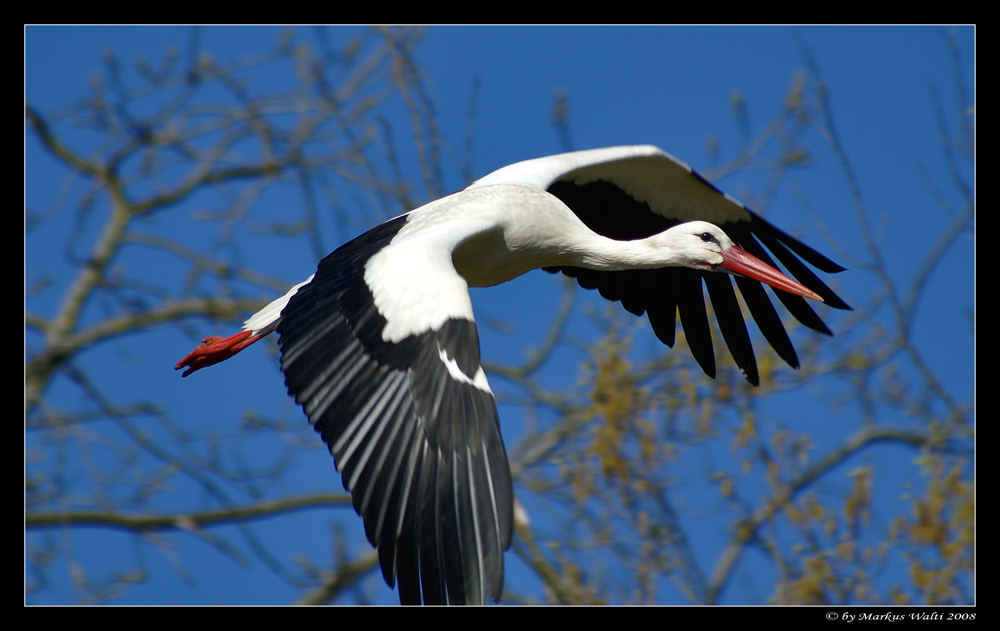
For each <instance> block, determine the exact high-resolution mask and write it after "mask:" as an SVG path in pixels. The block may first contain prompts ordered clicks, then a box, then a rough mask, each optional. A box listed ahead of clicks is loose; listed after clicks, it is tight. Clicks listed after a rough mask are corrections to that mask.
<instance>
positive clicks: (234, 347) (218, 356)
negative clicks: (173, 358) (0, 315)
mask: <svg viewBox="0 0 1000 631" xmlns="http://www.w3.org/2000/svg"><path fill="white" fill-rule="evenodd" d="M248 338H249V339H248ZM259 339H261V338H260V337H259V336H256V335H253V333H252V332H250V331H242V332H240V333H237V334H236V335H233V336H230V337H227V338H221V337H206V338H205V339H203V340H202V341H201V344H200V345H199V346H198V347H197V348H195V349H194V350H193V351H191V352H190V353H188V354H187V356H185V357H184V359H182V360H180V361H179V362H177V365H176V366H174V370H180V369H181V368H187V370H186V371H184V374H183V375H181V376H182V377H187V376H188V375H190V374H191V373H193V372H195V371H197V370H201V369H202V368H207V367H208V366H212V365H214V364H218V363H219V362H223V361H226V360H227V359H229V358H230V357H232V356H233V355H235V354H236V353H238V352H240V351H241V350H243V349H244V348H246V347H247V346H250V345H251V344H253V343H254V342H256V341H257V340H259Z"/></svg>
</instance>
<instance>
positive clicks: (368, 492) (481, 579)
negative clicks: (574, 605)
mask: <svg viewBox="0 0 1000 631" xmlns="http://www.w3.org/2000/svg"><path fill="white" fill-rule="evenodd" d="M406 222H407V216H405V215H404V216H402V217H398V218H396V219H394V220H391V221H389V222H387V223H385V224H382V225H381V226H379V227H378V228H375V229H374V230H372V231H370V232H368V233H366V234H364V235H362V236H361V237H358V238H357V239H355V240H354V241H351V242H350V243H348V244H346V245H344V246H342V247H341V248H339V249H338V250H336V251H335V252H334V253H333V254H331V255H330V256H328V257H327V258H326V259H324V260H323V261H322V263H320V266H319V270H318V271H317V272H316V275H315V278H313V280H312V282H310V283H309V284H307V285H305V286H304V287H302V288H301V289H299V291H298V292H297V293H296V294H295V295H294V296H293V297H292V298H291V300H290V301H289V303H288V306H287V307H286V308H285V309H284V311H283V312H282V318H281V322H280V324H279V326H278V333H279V334H280V340H279V344H280V346H281V369H282V371H283V372H284V374H285V383H286V385H287V386H288V390H289V392H290V393H291V394H292V395H294V397H295V399H296V401H298V402H299V403H300V404H301V405H302V407H303V409H304V410H305V412H306V415H307V416H308V417H309V420H310V422H311V423H312V424H313V425H314V426H315V429H316V431H317V432H319V433H320V434H321V435H322V437H323V440H324V441H325V442H326V444H327V445H328V446H329V447H330V452H331V453H332V454H333V456H334V458H335V462H336V465H337V468H338V469H339V470H340V472H341V474H342V476H343V482H344V487H345V488H346V489H348V490H349V491H350V492H351V496H352V499H353V501H354V508H355V509H356V510H357V512H358V513H359V514H360V515H362V516H363V517H364V523H365V532H366V534H367V536H368V539H369V541H371V542H372V544H373V545H375V546H377V547H378V553H379V561H380V563H381V566H382V574H383V576H384V577H385V579H386V581H387V582H388V583H389V584H390V585H393V584H394V583H395V582H396V581H397V580H398V582H399V595H400V601H401V602H403V603H420V602H421V601H423V602H425V603H428V604H432V603H440V604H446V603H452V604H457V603H480V602H482V600H483V597H484V594H485V593H487V592H488V593H489V594H490V595H491V596H492V597H493V598H494V600H498V599H499V597H500V594H501V589H502V585H503V552H504V550H506V549H507V548H508V547H509V546H510V540H511V530H512V525H513V491H512V487H511V479H510V471H509V468H508V465H507V457H506V452H505V450H504V445H503V440H502V439H501V436H500V425H499V419H498V415H497V408H496V403H495V401H494V398H493V394H492V392H491V391H490V389H489V386H488V385H487V384H486V377H485V375H484V374H483V372H482V368H481V367H480V361H479V339H478V335H477V331H476V325H475V322H473V321H472V319H471V304H470V305H469V306H468V312H467V313H466V309H465V306H464V305H465V303H467V302H468V300H469V298H468V289H467V287H466V286H465V284H464V280H462V279H461V277H460V276H458V274H457V273H456V272H455V270H454V268H453V267H452V266H451V263H450V258H449V259H448V260H445V261H442V262H441V264H440V265H435V264H434V263H433V262H431V263H428V262H426V261H421V262H420V263H419V264H420V265H424V266H427V265H430V266H432V268H433V269H430V270H428V269H422V270H419V273H420V274H422V275H423V276H422V277H424V276H427V275H431V276H433V278H427V279H425V281H426V283H435V292H436V296H437V299H436V301H430V303H429V306H428V303H427V301H422V303H423V304H424V306H423V307H422V308H423V309H424V313H422V314H419V315H418V317H417V323H416V324H412V323H408V322H407V320H406V317H407V314H406V313H405V312H400V311H398V310H397V311H391V310H389V309H387V307H386V306H385V304H384V303H382V304H381V306H380V299H379V298H378V297H376V296H375V295H373V287H374V293H375V294H379V293H387V294H391V293H392V291H391V289H392V287H389V290H390V291H387V292H380V287H381V288H382V289H385V287H386V286H387V285H392V283H395V282H401V281H400V279H398V278H390V276H391V275H392V272H391V271H390V270H392V269H396V270H401V271H402V272H403V273H406V272H407V271H408V269H407V266H406V265H405V263H406V261H403V263H404V265H399V263H400V261H390V262H389V263H390V264H387V265H386V266H384V268H385V269H384V271H383V270H382V269H381V268H380V266H379V265H378V264H377V262H378V261H377V260H376V261H373V257H377V256H382V253H384V252H394V251H395V250H391V249H390V248H391V245H390V244H391V243H392V242H393V239H394V238H396V237H397V236H398V234H399V233H400V231H401V230H403V229H404V228H405V225H406ZM387 246H388V247H387ZM398 256H403V257H405V256H406V253H405V252H403V253H402V254H399V255H398ZM449 257H450V253H449ZM411 267H412V265H411ZM373 270H374V271H373ZM403 281H405V278H404V279H403ZM435 281H440V282H439V283H436V282H435ZM420 282H422V281H420ZM413 291H419V287H416V288H414V289H413ZM456 293H461V294H463V295H452V294H456ZM399 295H401V296H405V295H407V294H406V293H405V292H402V293H400V294H399ZM449 299H451V300H452V301H453V302H455V303H456V304H459V305H460V306H459V307H455V308H454V309H457V312H455V311H454V309H453V311H451V312H449V311H448V309H447V308H445V307H444V306H442V305H443V304H445V303H447V302H448V301H449ZM463 300H464V301H465V302H462V301H463ZM435 305H436V306H435ZM434 308H437V309H438V310H439V311H440V312H441V313H440V314H437V313H431V312H429V311H428V309H434ZM404 311H405V310H404ZM387 313H388V314H389V315H388V318H387ZM437 315H440V317H435V316H437ZM390 320H391V322H390ZM407 327H409V328H407Z"/></svg>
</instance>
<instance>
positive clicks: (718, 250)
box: [176, 146, 849, 603]
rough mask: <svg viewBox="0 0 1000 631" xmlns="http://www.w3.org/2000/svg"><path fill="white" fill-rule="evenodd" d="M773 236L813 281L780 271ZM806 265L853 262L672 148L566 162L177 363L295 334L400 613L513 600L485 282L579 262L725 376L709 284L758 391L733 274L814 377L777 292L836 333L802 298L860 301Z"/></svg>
mask: <svg viewBox="0 0 1000 631" xmlns="http://www.w3.org/2000/svg"><path fill="white" fill-rule="evenodd" d="M713 224H715V225H713ZM720 226H721V228H720ZM758 240H759V241H760V242H758ZM734 241H735V242H736V243H734ZM737 243H738V244H739V246H742V247H737ZM760 243H763V244H764V245H765V246H766V247H767V248H768V249H769V250H770V251H771V253H773V254H774V256H776V257H777V258H778V259H779V260H780V261H781V262H782V263H783V264H784V265H785V266H786V268H787V269H788V270H789V271H790V272H791V273H792V274H793V275H794V276H796V277H797V278H798V279H799V281H801V283H800V282H796V281H794V280H792V279H790V278H788V277H787V276H785V275H784V274H782V273H781V272H779V271H777V270H776V269H774V268H773V267H772V265H773V263H772V262H771V260H770V257H769V256H768V255H767V253H766V252H765V251H764V250H763V248H762V247H761V244H760ZM800 257H801V259H804V260H805V261H806V262H808V263H810V264H811V265H813V266H815V267H817V268H819V269H820V270H822V271H825V272H839V271H842V268H841V267H839V266H838V265H836V264H834V263H832V262H831V261H829V259H827V258H826V257H824V256H822V255H821V254H819V253H817V252H815V251H814V250H812V249H810V248H809V247H808V246H805V245H803V244H801V243H800V242H798V241H797V240H795V239H793V238H792V237H790V236H788V235H786V234H785V233H783V232H781V231H780V230H778V229H777V228H775V227H773V226H771V225H770V224H769V223H767V222H766V221H764V220H763V219H761V218H760V217H758V216H757V215H755V214H753V213H752V212H750V211H749V210H747V209H746V208H745V207H744V206H743V205H742V204H740V203H739V202H737V201H736V200H734V199H732V198H731V197H729V196H727V195H724V194H723V193H721V192H719V191H718V190H717V189H716V188H715V187H713V186H712V185H711V184H709V183H708V182H707V181H705V180H704V179H703V178H702V177H701V176H699V175H698V174H697V173H694V172H693V171H692V170H691V169H690V167H688V166H687V165H686V164H684V163H682V162H680V161H678V160H676V159H674V158H673V157H671V156H670V155H668V154H666V153H664V152H663V151H661V150H660V149H657V148H656V147H651V146H637V147H613V148H609V149H597V150H592V151H579V152H574V153H567V154H562V155H558V156H551V157H548V158H540V159H537V160H528V161H525V162H519V163H517V164H514V165H511V166H508V167H505V168H503V169H500V170H498V171H496V172H494V173H492V174H490V175H487V176H486V177H484V178H482V179H480V180H478V181H476V182H474V183H473V184H472V185H470V186H469V187H467V188H466V189H464V190H462V191H459V192H457V193H455V194H453V195H449V196H448V197H444V198H442V199H439V200H437V201H434V202H431V203H429V204H427V205H425V206H422V207H420V208H418V209H416V210H413V211H411V212H410V213H407V214H405V215H402V216H400V217H397V218H395V219H392V220H390V221H388V222H386V223H384V224H382V225H381V226H378V227H376V228H374V229H373V230H371V231H369V232H367V233H365V234H363V235H361V236H360V237H358V238H357V239H355V240H353V241H351V242H350V243H347V244H345V245H344V246H342V247H340V248H338V249H337V250H336V251H335V252H333V253H332V254H331V255H330V256H328V257H327V258H326V259H324V260H323V261H322V262H321V263H320V265H319V269H318V270H317V272H316V274H314V275H313V276H312V277H310V278H309V279H308V280H306V281H305V282H303V283H300V284H299V285H296V286H295V287H293V288H292V289H291V290H290V291H289V292H288V293H287V294H286V295H285V296H283V297H281V298H279V299H278V300H275V301H274V302H272V303H271V304H269V305H268V306H267V307H265V308H264V309H262V310H261V311H260V312H258V313H257V314H255V315H254V316H252V317H251V318H250V319H249V320H247V322H246V324H245V325H244V329H245V330H244V331H243V332H242V333H239V334H237V335H234V336H232V337H229V338H226V339H222V338H215V337H213V338H206V339H205V340H204V341H203V343H202V345H201V346H199V347H198V348H196V349H195V350H194V351H193V352H192V353H191V354H189V355H188V356H187V357H185V358H184V359H182V360H181V361H180V362H178V364H177V366H176V368H178V369H179V368H187V371H186V372H185V373H184V375H185V376H187V375H189V374H191V373H192V372H194V371H196V370H198V369H200V368H204V367H206V366H209V365H212V364H215V363H218V362H220V361H222V360H224V359H227V358H229V357H231V356H232V355H234V354H236V353H237V352H239V351H241V350H243V349H244V348H246V347H247V346H249V345H250V344H252V343H253V342H255V341H257V340H258V339H260V338H261V337H263V336H264V335H267V334H269V333H271V332H273V331H275V330H277V331H278V334H279V345H280V346H281V368H282V371H283V372H284V373H285V382H286V385H287V386H288V390H289V393H290V394H292V395H293V396H294V397H295V399H296V401H298V402H299V403H300V404H301V405H302V407H303V410H304V411H305V413H306V415H307V416H308V418H309V420H310V422H311V423H312V424H313V425H314V426H315V428H316V431H317V432H320V434H321V435H322V437H323V440H324V441H325V442H326V443H327V445H328V446H329V447H330V451H331V453H332V454H333V455H334V458H335V462H336V466H337V468H338V469H339V470H340V472H341V474H342V476H343V482H344V486H345V488H347V489H348V490H349V491H350V492H351V494H352V498H353V500H354V507H355V509H356V510H357V511H358V513H359V514H360V515H362V516H363V517H364V523H365V532H366V534H367V536H368V539H369V540H370V541H371V542H372V544H373V545H375V546H377V548H378V551H379V560H380V563H381V566H382V573H383V576H384V577H385V579H386V581H387V582H388V583H389V584H390V585H393V584H395V583H396V582H398V584H399V592H400V600H401V602H403V603H420V602H425V603H482V602H483V601H484V600H485V596H486V594H487V593H488V594H489V595H490V596H491V597H492V598H493V599H494V600H497V601H499V599H500V595H501V591H502V587H503V551H504V550H506V549H507V548H508V547H509V546H510V539H511V534H512V528H513V488H512V485H511V479H510V472H509V468H508V465H507V461H506V453H505V451H504V446H503V441H502V439H501V437H500V426H499V418H498V417H497V411H496V403H495V401H494V399H493V393H492V391H491V390H490V387H489V384H488V383H487V379H486V374H485V373H484V372H483V369H482V366H481V365H480V358H479V340H478V334H477V332H476V325H475V321H474V316H473V312H472V302H471V300H470V298H469V292H468V288H469V287H470V286H479V287H487V286H492V285H497V284H499V283H502V282H506V281H508V280H511V279H513V278H516V277H517V276H520V275H521V274H524V273H525V272H528V271H530V270H533V269H538V268H544V269H546V270H548V271H551V272H558V271H561V272H563V273H566V274H568V275H570V276H573V277H576V278H577V279H578V281H579V282H580V284H581V285H582V286H584V287H587V288H591V289H592V288H598V289H599V290H600V291H601V294H602V295H603V296H604V297H606V298H608V299H611V300H621V301H622V304H623V305H624V306H625V308H626V309H628V310H629V311H631V312H633V313H635V314H636V315H642V314H643V313H647V314H648V316H649V319H650V322H651V324H652V326H653V330H654V332H655V333H656V334H657V336H658V337H659V338H660V339H661V340H663V341H664V343H666V344H668V345H671V346H672V345H673V342H674V330H675V318H676V316H677V314H679V315H680V318H681V323H682V325H683V326H684V329H685V333H686V336H687V340H688V344H689V346H690V347H691V349H692V352H693V354H694V355H695V357H696V359H697V360H698V361H699V363H700V364H701V365H702V367H703V368H704V370H705V372H706V373H707V374H709V375H710V376H712V377H714V376H715V359H714V349H713V346H712V340H711V334H710V332H709V330H708V320H707V316H706V311H705V303H704V295H703V290H702V282H704V284H705V286H706V287H707V289H708V292H709V296H710V297H711V299H712V302H713V306H714V307H715V312H716V318H717V321H718V323H719V327H720V329H721V331H722V334H723V338H724V340H725V341H726V344H727V345H728V346H729V349H730V351H731V353H732V355H733V358H734V360H735V361H736V363H737V365H739V366H740V368H741V369H742V370H743V371H744V374H745V375H746V377H747V379H748V380H749V381H750V382H751V383H754V384H755V385H756V383H757V381H758V377H757V367H756V360H755V358H754V353H753V348H752V347H751V345H750V339H749V335H748V333H747V331H746V326H745V324H744V322H743V316H742V311H741V309H740V307H739V304H738V303H737V302H736V297H735V293H734V292H733V286H732V283H731V282H730V281H729V279H728V276H727V274H730V275H733V276H734V278H735V279H736V283H737V286H738V287H739V288H740V292H741V294H742V295H743V297H744V301H745V302H746V304H747V306H748V308H749V310H750V313H751V315H752V316H753V317H754V318H755V320H756V321H757V323H758V326H759V328H760V329H761V331H762V333H763V334H764V336H765V338H767V340H768V341H769V342H770V343H771V345H772V346H773V347H774V349H775V350H776V351H777V352H778V354H779V355H780V356H781V357H782V358H784V359H785V361H787V362H788V363H789V364H790V365H792V366H794V367H798V358H797V357H796V355H795V350H794V348H792V345H791V342H790V340H789V339H788V336H787V333H786V332H785V329H784V326H783V325H782V323H781V321H780V319H779V318H778V316H777V313H776V312H775V310H774V307H773V306H772V304H771V301H770V299H769V298H768V297H767V295H766V293H765V292H764V291H763V289H762V287H761V285H760V282H764V283H767V284H769V285H771V286H773V287H776V288H777V289H779V290H780V291H777V292H775V293H776V296H777V297H778V298H779V300H780V301H781V302H782V303H783V304H785V306H786V307H787V308H788V309H789V311H790V312H791V313H792V315H794V316H795V317H796V318H797V319H799V320H800V321H801V322H802V323H804V324H806V325H807V326H809V327H811V328H813V329H816V330H818V331H821V332H823V333H827V334H829V330H828V329H827V328H826V326H825V325H824V324H823V323H822V321H821V320H820V319H819V318H818V317H817V316H816V314H815V313H814V312H813V311H812V309H811V308H810V307H809V306H808V305H807V304H806V303H805V301H804V300H802V298H801V296H805V297H809V298H813V299H816V300H823V301H825V302H826V303H827V304H828V305H830V306H833V307H836V308H845V309H846V308H849V307H847V305H846V304H845V303H844V302H843V301H842V300H840V298H838V297H837V296H836V295H835V294H834V293H833V292H832V291H830V289H829V288H828V287H827V286H826V285H825V284H823V282H822V281H820V280H819V278H817V277H816V275H815V274H814V273H813V272H812V271H811V270H809V269H808V268H807V267H806V266H805V265H804V264H803V263H802V262H801V261H800V260H799V258H800ZM761 259H763V260H761ZM717 272H724V274H719V273H717Z"/></svg>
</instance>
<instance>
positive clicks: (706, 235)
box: [695, 232, 716, 243]
mask: <svg viewBox="0 0 1000 631" xmlns="http://www.w3.org/2000/svg"><path fill="white" fill-rule="evenodd" d="M695 236H697V237H698V238H699V239H701V240H702V241H703V242H704V243H711V242H713V241H715V240H716V238H715V237H714V236H713V235H712V233H711V232H702V233H701V234H699V235H695Z"/></svg>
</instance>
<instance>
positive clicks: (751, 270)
mask: <svg viewBox="0 0 1000 631" xmlns="http://www.w3.org/2000/svg"><path fill="white" fill-rule="evenodd" d="M722 259H723V260H722V266H723V267H725V268H726V269H727V270H729V271H731V272H733V273H736V274H740V275H742V276H746V277H747V278H752V279H754V280H759V281H760V282H762V283H767V284H768V285H770V286H771V287H774V288H775V289H780V290H782V291H787V292H788V293H790V294H795V295H797V296H805V297H806V298H812V299H813V300H819V301H820V302H823V299H822V298H820V296H819V294H817V293H816V292H814V291H813V290H811V289H809V288H808V287H806V286H805V285H803V284H802V283H799V282H798V281H794V280H792V279H791V278H789V277H787V276H785V275H784V274H782V273H781V272H779V271H778V270H776V269H774V268H773V267H771V266H770V265H768V264H767V263H765V262H764V261H762V260H760V259H759V258H757V257H756V256H754V255H753V254H750V253H749V252H747V251H746V250H743V249H741V248H738V247H736V246H735V245H734V246H733V247H732V248H730V249H728V250H726V251H725V252H723V253H722Z"/></svg>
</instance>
